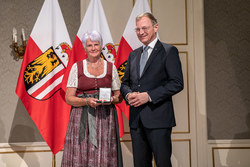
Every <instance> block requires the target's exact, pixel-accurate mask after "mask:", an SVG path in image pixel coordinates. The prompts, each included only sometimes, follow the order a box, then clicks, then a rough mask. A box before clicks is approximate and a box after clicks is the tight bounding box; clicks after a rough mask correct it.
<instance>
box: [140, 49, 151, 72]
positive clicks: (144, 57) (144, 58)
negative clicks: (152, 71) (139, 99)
mask: <svg viewBox="0 0 250 167" xmlns="http://www.w3.org/2000/svg"><path fill="white" fill-rule="evenodd" d="M148 49H149V46H146V47H144V49H143V53H142V55H141V60H140V77H141V75H142V72H143V70H144V67H145V65H146V62H147V60H148Z"/></svg>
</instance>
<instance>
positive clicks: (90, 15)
mask: <svg viewBox="0 0 250 167" xmlns="http://www.w3.org/2000/svg"><path fill="white" fill-rule="evenodd" d="M93 30H96V31H98V32H99V33H100V34H101V35H102V39H103V49H102V53H101V56H102V57H103V58H104V59H106V60H107V61H109V62H112V63H114V60H115V57H116V51H115V46H114V44H113V39H112V36H111V33H110V30H109V26H108V22H107V19H106V16H105V13H104V10H103V7H102V3H101V0H91V1H90V3H89V6H88V8H87V11H86V13H85V15H84V18H83V21H82V23H81V25H80V28H79V30H78V32H77V36H76V38H75V41H74V44H73V48H72V54H71V55H72V56H71V57H70V60H69V65H68V68H67V72H66V74H65V77H64V79H63V87H64V88H65V89H66V85H67V80H68V75H69V72H70V68H71V66H72V65H73V64H74V63H75V62H77V61H80V60H83V59H85V58H87V55H86V54H85V51H84V47H83V44H82V42H81V39H82V37H83V34H84V33H86V32H91V31H93ZM117 116H118V122H119V132H120V137H122V136H123V134H124V128H123V119H122V113H121V112H118V113H117Z"/></svg>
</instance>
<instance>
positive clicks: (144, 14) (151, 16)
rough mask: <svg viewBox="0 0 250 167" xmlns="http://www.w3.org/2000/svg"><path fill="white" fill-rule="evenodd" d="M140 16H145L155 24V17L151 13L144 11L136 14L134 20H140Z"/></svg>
mask: <svg viewBox="0 0 250 167" xmlns="http://www.w3.org/2000/svg"><path fill="white" fill-rule="evenodd" d="M142 17H147V18H149V19H150V20H151V22H152V25H156V24H157V19H156V18H155V17H154V15H153V14H152V13H149V12H145V13H142V14H140V15H138V16H137V17H136V22H137V21H139V20H141V18H142Z"/></svg>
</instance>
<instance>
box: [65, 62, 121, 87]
mask: <svg viewBox="0 0 250 167" xmlns="http://www.w3.org/2000/svg"><path fill="white" fill-rule="evenodd" d="M103 62H104V72H103V73H102V74H101V75H99V76H94V75H91V74H90V73H89V72H88V69H87V61H86V59H84V60H83V73H84V74H85V75H86V76H87V77H89V78H103V77H104V76H105V75H106V73H107V61H106V60H104V61H103ZM67 87H73V88H77V87H78V69H77V64H76V63H74V64H73V66H72V68H71V70H70V74H69V78H68V83H67ZM120 87H121V82H120V79H119V75H118V72H117V70H116V67H115V65H114V64H113V70H112V88H111V89H112V90H119V89H120Z"/></svg>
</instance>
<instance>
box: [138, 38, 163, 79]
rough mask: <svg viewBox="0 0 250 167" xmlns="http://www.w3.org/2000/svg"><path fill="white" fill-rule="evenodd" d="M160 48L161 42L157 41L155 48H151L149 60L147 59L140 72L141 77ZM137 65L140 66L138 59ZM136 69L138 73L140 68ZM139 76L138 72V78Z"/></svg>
mask: <svg viewBox="0 0 250 167" xmlns="http://www.w3.org/2000/svg"><path fill="white" fill-rule="evenodd" d="M161 47H162V44H161V42H160V41H159V40H158V41H157V42H156V44H155V47H154V48H153V50H152V52H151V54H150V56H149V59H148V61H147V63H146V65H145V67H144V70H143V72H142V76H143V74H144V73H145V71H146V70H147V68H148V67H149V66H150V64H151V63H152V61H153V60H154V58H155V57H156V56H157V53H158V52H159V51H160V48H161ZM139 64H140V59H139ZM138 69H139V71H140V67H139V68H138ZM139 75H140V74H139V72H138V76H139Z"/></svg>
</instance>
